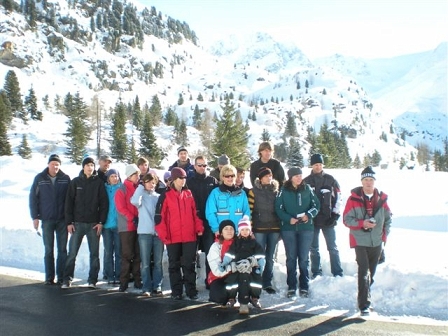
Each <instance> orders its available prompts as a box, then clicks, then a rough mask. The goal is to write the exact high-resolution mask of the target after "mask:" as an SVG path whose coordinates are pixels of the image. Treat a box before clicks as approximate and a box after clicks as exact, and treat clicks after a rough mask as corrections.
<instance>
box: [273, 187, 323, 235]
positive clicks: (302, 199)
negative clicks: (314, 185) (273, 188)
mask: <svg viewBox="0 0 448 336" xmlns="http://www.w3.org/2000/svg"><path fill="white" fill-rule="evenodd" d="M319 210H320V203H319V200H318V198H317V197H316V194H314V192H313V190H312V189H311V188H310V186H309V185H307V184H306V183H305V182H302V184H300V186H299V187H298V188H297V189H295V188H294V187H293V186H292V183H291V181H286V182H285V184H284V185H283V187H282V188H281V190H280V192H279V194H278V195H277V198H276V199H275V212H276V213H277V216H278V217H280V219H281V221H282V222H281V225H280V230H281V231H302V230H309V231H312V230H314V225H313V218H314V217H316V215H317V214H318V213H319ZM303 212H305V213H306V215H307V216H308V222H307V223H300V224H299V223H298V224H295V225H291V224H290V220H291V218H297V215H298V214H301V213H303Z"/></svg>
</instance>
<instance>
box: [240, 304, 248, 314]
mask: <svg viewBox="0 0 448 336" xmlns="http://www.w3.org/2000/svg"><path fill="white" fill-rule="evenodd" d="M239 313H240V314H241V315H247V314H249V306H248V305H247V304H240V310H239Z"/></svg>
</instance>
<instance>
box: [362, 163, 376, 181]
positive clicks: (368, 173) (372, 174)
mask: <svg viewBox="0 0 448 336" xmlns="http://www.w3.org/2000/svg"><path fill="white" fill-rule="evenodd" d="M366 177H371V178H373V179H374V180H376V178H375V172H374V171H373V169H372V166H368V167H366V168H364V170H363V171H362V172H361V181H362V179H363V178H366Z"/></svg>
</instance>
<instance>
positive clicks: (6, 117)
mask: <svg viewBox="0 0 448 336" xmlns="http://www.w3.org/2000/svg"><path fill="white" fill-rule="evenodd" d="M0 99H1V100H2V103H3V105H4V111H3V114H2V120H3V121H4V122H5V125H6V128H8V127H9V125H11V122H12V118H13V117H14V115H13V113H12V108H11V102H10V101H9V99H8V95H7V93H6V91H5V90H0Z"/></svg>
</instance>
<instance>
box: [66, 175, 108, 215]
mask: <svg viewBox="0 0 448 336" xmlns="http://www.w3.org/2000/svg"><path fill="white" fill-rule="evenodd" d="M108 212H109V199H108V197H107V194H106V188H105V187H104V182H103V181H102V180H101V179H100V178H99V177H98V175H97V173H96V171H94V172H93V174H92V176H90V177H89V178H87V176H86V175H85V174H84V171H83V170H81V172H80V173H79V176H78V177H75V178H74V179H73V180H72V181H71V182H70V186H69V188H68V190H67V197H66V198H65V220H66V222H67V224H71V223H74V222H82V223H103V224H104V223H106V220H107V213H108Z"/></svg>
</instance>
